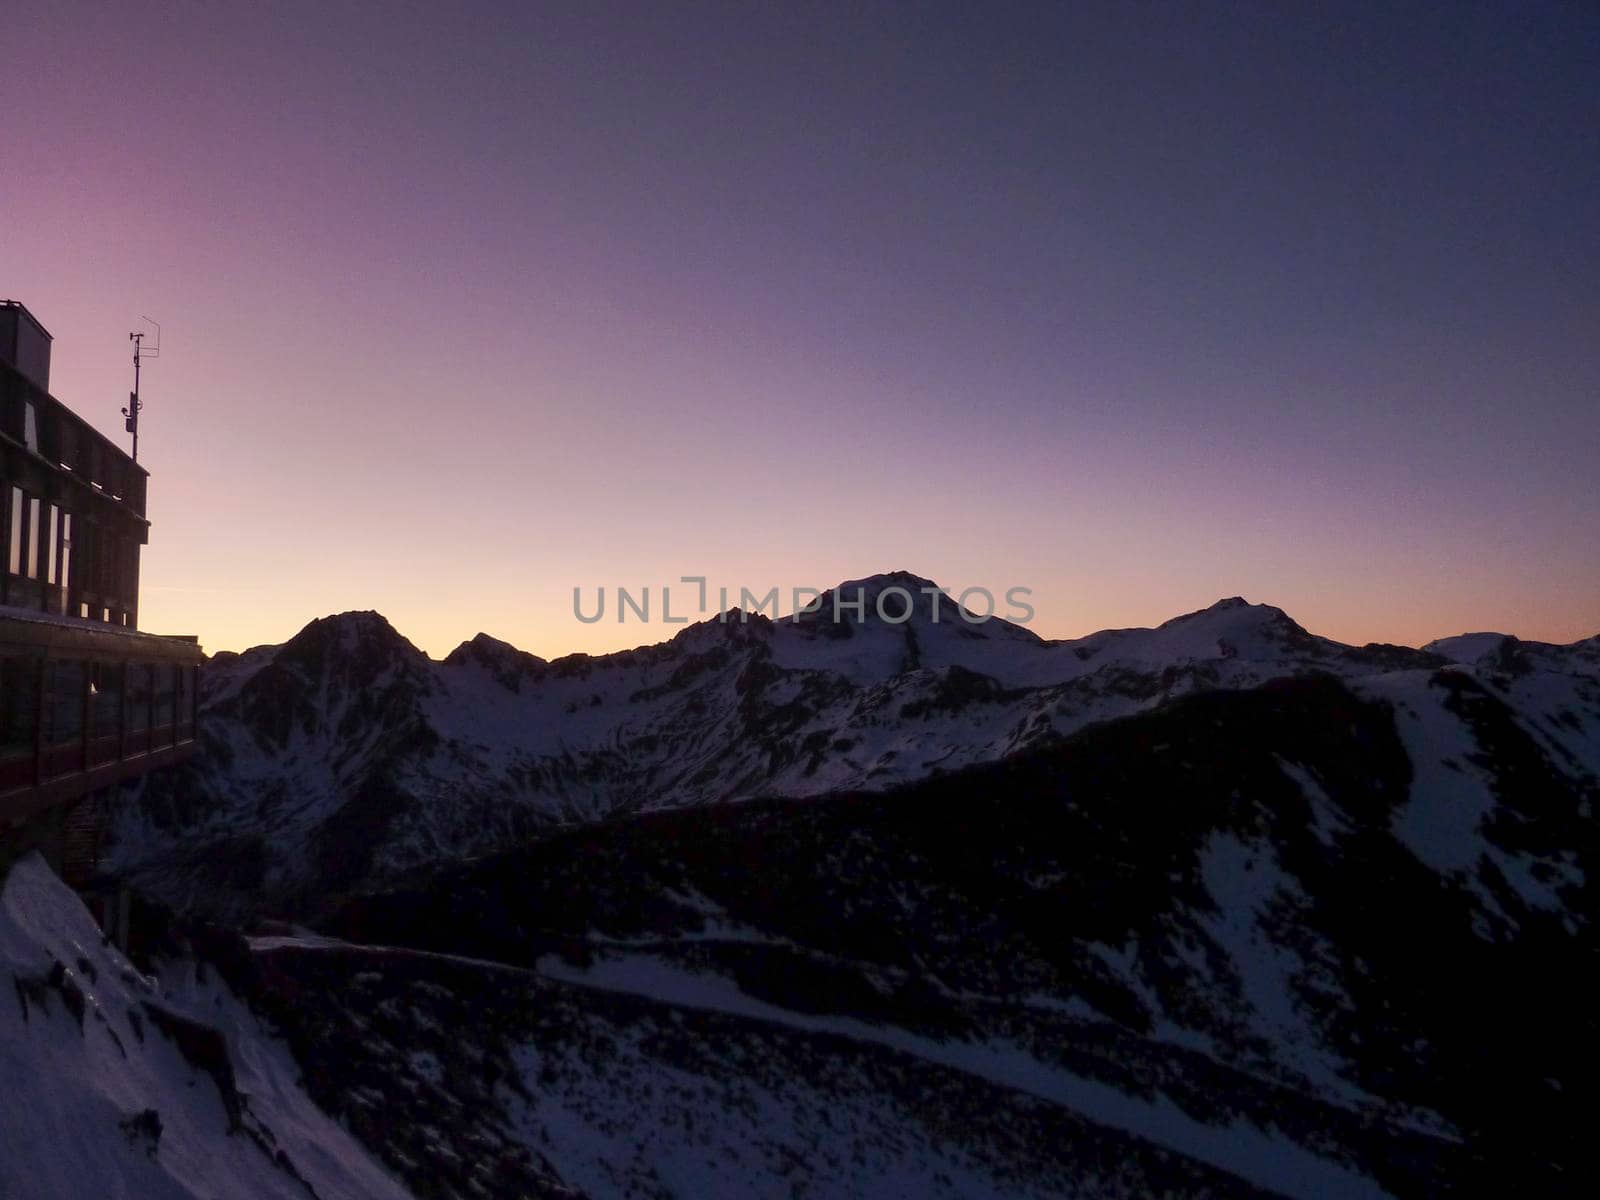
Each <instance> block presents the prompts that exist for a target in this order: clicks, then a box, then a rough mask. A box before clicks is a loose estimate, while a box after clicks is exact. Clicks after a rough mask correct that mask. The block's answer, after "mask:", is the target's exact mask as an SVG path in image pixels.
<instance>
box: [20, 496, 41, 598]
mask: <svg viewBox="0 0 1600 1200" xmlns="http://www.w3.org/2000/svg"><path fill="white" fill-rule="evenodd" d="M26 499H27V501H28V520H27V522H26V525H27V530H28V538H27V542H28V546H27V550H26V552H25V554H24V557H25V558H26V559H27V562H25V563H24V564H23V566H25V567H26V568H27V570H26V571H25V572H24V574H26V575H27V576H28V578H29V579H37V578H39V502H38V501H37V500H35V499H34V498H33V497H32V496H28V497H26Z"/></svg>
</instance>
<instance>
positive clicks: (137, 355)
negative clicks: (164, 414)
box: [122, 317, 161, 462]
mask: <svg viewBox="0 0 1600 1200" xmlns="http://www.w3.org/2000/svg"><path fill="white" fill-rule="evenodd" d="M139 319H140V320H141V321H143V322H144V323H145V324H146V325H152V326H154V327H155V331H156V341H155V345H153V346H146V345H145V344H144V339H145V336H146V334H145V331H144V330H142V329H141V330H140V331H139V332H137V333H130V334H129V335H128V340H129V341H130V342H132V343H133V391H131V392H129V393H128V407H127V408H125V409H123V410H122V417H123V421H122V425H123V428H124V429H126V430H127V431H128V432H129V433H131V434H133V461H134V462H138V461H139V412H140V410H141V409H143V408H144V401H142V400H140V399H139V362H140V359H141V358H160V357H161V324H160V322H158V321H152V320H151V319H150V318H149V317H140V318H139Z"/></svg>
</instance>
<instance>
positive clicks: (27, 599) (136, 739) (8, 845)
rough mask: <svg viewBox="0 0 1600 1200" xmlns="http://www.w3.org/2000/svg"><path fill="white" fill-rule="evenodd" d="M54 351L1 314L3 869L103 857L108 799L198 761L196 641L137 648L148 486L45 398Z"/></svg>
mask: <svg viewBox="0 0 1600 1200" xmlns="http://www.w3.org/2000/svg"><path fill="white" fill-rule="evenodd" d="M50 352H51V339H50V335H49V333H48V332H46V331H45V329H44V327H43V326H42V325H41V324H40V323H39V322H38V321H37V320H36V319H35V318H34V317H33V315H32V314H31V313H29V312H28V310H27V309H26V308H25V307H24V306H23V305H21V304H20V303H18V302H16V301H14V300H6V301H0V566H3V567H4V570H3V572H0V862H3V861H4V860H6V859H8V858H9V857H12V856H14V855H16V854H17V853H21V852H24V851H26V850H29V849H35V848H37V849H41V850H43V851H44V853H45V855H46V857H47V858H49V859H51V860H52V863H53V865H55V866H56V868H57V869H58V870H59V871H61V872H62V873H63V875H64V876H65V877H67V878H69V881H72V880H73V877H74V876H77V877H79V878H80V879H88V878H90V877H92V876H93V875H94V873H95V868H96V860H97V857H98V841H99V833H100V824H101V821H100V814H101V813H102V812H103V799H104V792H105V789H107V788H109V787H111V786H112V785H115V784H117V783H120V782H122V781H123V780H126V779H130V778H134V777H136V776H139V775H142V774H144V773H145V772H147V771H153V770H159V769H163V768H166V767H170V766H173V765H175V764H177V763H179V762H182V761H183V760H184V759H186V758H188V757H189V756H190V755H191V754H192V753H193V751H194V736H195V712H196V703H197V691H196V682H197V675H196V672H197V670H198V667H199V664H200V662H201V660H202V658H203V657H204V656H203V654H202V653H201V650H200V647H199V645H198V644H197V643H196V642H195V639H193V638H176V637H163V636H157V635H154V634H149V633H143V632H141V631H140V630H139V628H138V621H139V550H140V547H141V546H143V545H145V544H146V543H147V542H148V541H149V531H150V522H149V520H148V519H147V518H146V516H145V496H146V491H147V483H148V475H147V473H146V472H145V470H144V468H142V467H140V466H139V465H138V464H137V463H135V462H134V461H133V460H132V459H131V458H130V457H129V456H128V455H127V454H126V453H124V452H123V451H122V450H121V449H120V448H118V447H117V446H116V445H115V444H114V443H112V442H111V441H110V440H109V439H108V438H106V437H104V436H102V435H101V434H100V433H99V432H98V431H97V430H95V429H94V428H93V427H91V426H90V425H89V424H88V423H87V422H86V421H84V420H83V419H82V418H81V417H79V416H78V415H77V414H76V413H74V412H72V411H71V410H70V409H69V408H67V407H66V405H64V404H62V403H61V402H60V401H59V400H56V399H55V398H54V397H53V396H51V395H50Z"/></svg>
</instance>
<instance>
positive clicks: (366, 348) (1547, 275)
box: [0, 0, 1600, 656]
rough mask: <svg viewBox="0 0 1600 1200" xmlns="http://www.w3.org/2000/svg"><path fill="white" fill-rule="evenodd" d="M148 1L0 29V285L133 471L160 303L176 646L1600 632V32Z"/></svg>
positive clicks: (815, 10) (48, 12) (1427, 16)
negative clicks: (861, 605) (1018, 615)
mask: <svg viewBox="0 0 1600 1200" xmlns="http://www.w3.org/2000/svg"><path fill="white" fill-rule="evenodd" d="M136 7H137V11H138V14H139V15H138V17H137V19H135V12H134V9H133V8H131V7H130V6H125V5H91V4H78V3H49V4H31V5H13V6H11V7H10V8H9V9H8V10H7V12H6V15H5V18H4V21H3V23H0V25H3V39H4V42H3V45H4V51H5V58H6V63H5V68H4V70H3V72H0V99H3V101H4V111H5V113H6V114H7V115H6V119H5V120H4V122H3V124H0V164H3V166H0V293H3V294H4V295H6V296H9V297H15V298H17V299H21V300H22V301H24V302H25V303H26V304H28V305H29V307H30V308H31V309H32V310H33V311H34V312H35V314H36V315H37V316H38V317H39V318H40V320H42V321H43V323H44V324H45V325H46V327H47V328H49V329H50V331H51V332H52V333H53V334H54V335H55V338H56V341H55V359H54V371H53V384H52V391H53V392H54V393H55V394H56V395H57V396H58V397H60V398H61V399H62V400H64V401H66V402H67V403H68V404H70V405H72V406H73V407H74V408H75V409H77V410H78V411H79V412H81V413H83V414H84V415H85V416H87V417H88V418H89V419H90V420H92V421H94V422H95V423H96V424H97V425H98V426H99V427H100V428H101V429H103V430H105V431H106V432H107V433H109V434H113V435H115V436H117V437H118V439H119V441H123V442H125V438H124V437H123V435H122V433H121V421H120V418H119V417H118V415H117V410H118V408H119V407H120V406H121V405H122V404H123V403H124V402H125V398H126V392H127V389H128V387H129V383H130V375H131V367H130V364H129V360H128V343H127V333H128V331H129V330H131V329H133V328H135V327H138V317H139V316H140V315H142V314H148V315H149V316H152V317H154V318H156V319H157V320H158V321H160V322H161V323H162V326H163V328H164V333H165V352H164V354H163V356H162V358H161V359H160V361H159V362H158V363H155V364H153V365H152V366H151V367H150V369H149V370H148V372H147V374H146V376H145V383H146V386H145V389H144V394H145V399H146V403H147V406H148V407H147V409H146V412H145V417H144V424H143V426H142V430H141V432H142V437H141V451H142V460H143V461H144V462H145V464H146V465H147V466H148V467H149V468H150V470H151V472H152V476H153V478H152V486H151V517H152V520H153V522H154V527H153V531H152V537H151V543H150V545H149V547H148V548H147V549H146V551H145V557H144V577H143V578H144V586H143V592H142V612H141V624H142V625H143V626H144V627H145V628H149V629H155V630H158V631H163V632H192V633H198V634H199V635H200V636H201V639H202V641H203V643H204V644H205V645H206V647H207V648H208V649H211V650H219V649H239V648H243V647H245V646H248V645H251V644H255V643H259V642H266V641H279V640H282V639H284V638H286V637H288V636H289V635H291V634H292V633H293V632H294V631H295V630H296V629H298V628H299V627H300V626H301V625H303V624H304V623H305V622H306V621H307V620H309V619H311V618H313V617H316V616H320V615H324V614H326V613H329V612H335V611H340V610H344V609H349V608H376V609H378V610H379V611H381V612H383V613H384V614H385V615H386V616H388V617H389V618H390V620H391V621H392V622H393V623H394V624H395V626H396V627H397V628H398V629H400V631H401V632H403V633H405V634H406V635H407V636H409V637H410V638H411V639H412V640H413V641H415V642H416V643H417V644H418V645H420V646H422V647H423V648H424V649H426V650H428V651H429V652H431V653H435V654H442V653H444V652H445V651H447V650H448V649H449V648H450V647H451V646H453V645H454V644H455V643H457V642H458V641H460V640H461V639H463V638H466V637H470V636H471V635H472V634H474V633H475V632H477V631H479V630H484V631H487V632H489V633H492V634H495V635H496V636H499V637H503V638H506V639H507V640H510V641H512V642H515V643H517V644H518V645H520V646H523V647H524V648H526V649H529V650H532V651H534V652H536V653H539V654H543V655H546V656H550V655H554V654H559V653H563V652H567V651H571V650H590V651H597V650H604V649H612V648H618V647H622V646H629V645H636V644H639V643H641V642H647V641H655V640H658V639H659V638H660V637H661V636H665V635H666V634H669V633H671V632H673V630H671V629H667V628H663V627H660V626H657V627H655V628H652V629H647V628H644V627H641V626H640V625H638V624H637V623H629V624H626V625H621V626H619V625H617V624H616V623H614V622H611V621H608V622H607V623H605V624H602V625H595V626H588V625H580V624H579V623H578V622H576V621H575V620H574V619H573V618H572V615H571V603H572V588H573V587H574V586H575V585H579V586H582V587H583V588H584V589H585V592H586V595H588V596H592V595H593V592H594V589H595V588H597V587H598V586H600V585H606V586H608V587H615V586H616V585H626V586H630V587H635V588H637V587H639V586H643V585H647V584H648V585H653V586H655V587H658V586H659V585H660V584H661V583H665V582H671V581H672V580H674V579H676V578H677V576H679V575H682V574H705V575H707V576H709V577H710V578H711V581H712V584H713V586H715V585H716V584H717V583H725V584H728V585H730V586H731V587H733V588H735V589H737V588H738V587H739V586H740V585H748V586H750V587H752V588H756V589H759V590H764V589H765V588H766V587H768V586H773V585H778V586H782V587H785V588H787V587H790V586H792V585H812V586H817V587H826V586H828V585H830V584H833V583H836V582H838V581H840V580H843V579H848V578H855V577H859V576H862V575H866V574H871V573H873V572H877V571H885V570H892V569H898V568H904V569H908V570H912V571H915V572H917V573H919V574H922V575H926V576H930V577H932V578H934V579H937V580H938V581H939V582H941V583H943V584H946V585H947V586H950V587H953V588H961V587H965V586H968V585H971V584H982V585H986V586H988V587H991V588H993V589H995V590H997V591H998V590H1001V589H1003V588H1006V587H1009V586H1012V585H1019V584H1020V585H1026V586H1030V587H1032V588H1033V589H1034V603H1035V605H1036V607H1037V609H1038V617H1037V619H1036V620H1035V622H1034V623H1033V626H1032V627H1033V628H1034V629H1035V630H1036V631H1037V632H1039V633H1041V634H1043V635H1045V636H1057V637H1065V636H1076V635H1079V634H1084V633H1088V632H1090V631H1092V630H1094V629H1098V628H1102V627H1106V626H1126V625H1140V624H1152V623H1156V622H1159V621H1161V620H1164V619H1165V618H1167V617H1170V616H1172V615H1174V614H1177V613H1179V612H1184V611H1188V610H1191V609H1194V608H1199V607H1203V606H1204V605H1206V604H1209V603H1211V602H1212V601H1213V600H1215V599H1217V598H1218V597H1221V596H1228V595H1234V594H1242V595H1244V596H1246V597H1247V598H1249V599H1251V600H1255V601H1261V602H1266V603H1272V604H1276V605H1278V606H1280V607H1282V608H1284V609H1286V610H1287V611H1288V612H1289V613H1290V614H1291V615H1293V616H1294V617H1295V618H1296V619H1297V620H1299V621H1300V622H1301V623H1302V624H1304V625H1306V626H1307V627H1309V628H1311V629H1312V630H1314V631H1316V632H1319V633H1323V634H1327V635H1329V636H1333V637H1337V638H1341V639H1343V640H1348V641H1355V642H1363V641H1368V640H1386V641H1397V642H1405V643H1412V644H1415V643H1419V642H1422V641H1425V640H1428V639H1430V638H1433V637H1438V636H1443V635H1448V634H1454V633H1459V632H1463V631H1466V630H1476V629H1484V628H1493V629H1502V630H1507V631H1511V632H1516V633H1519V634H1521V635H1523V636H1525V637H1536V638H1545V639H1552V640H1559V641H1567V640H1571V639H1574V638H1577V637H1581V636H1587V635H1589V634H1593V633H1595V632H1597V631H1600V487H1597V486H1596V475H1597V471H1596V463H1597V461H1600V453H1597V452H1600V404H1597V399H1600V299H1597V286H1600V284H1597V281H1600V8H1596V6H1595V5H1593V4H1591V3H1580V2H1577V0H1573V2H1564V3H1548V4H1546V3H1518V4H1496V5H1472V4H1465V3H1449V4H1438V5H1409V4H1388V3H1385V4H1371V5H1368V4H1358V3H1338V4H1301V5H1292V6H1282V5H1277V4H1260V5H1257V4H1217V5H1191V4H1160V5H1156V4H1098V3H1084V4H1067V5H1061V6H1059V7H1052V6H1008V5H987V4H962V5H934V4H908V5H876V4H873V5H848V6H845V5H837V6H832V5H830V6H814V5H799V4H795V5H778V4H773V5H732V4H729V5H713V4H696V5H667V4H654V3H648V4H647V3H638V4H583V5H577V4H561V5H555V4H551V5H536V4H521V3H518V4H468V5H452V4H448V3H429V4H426V5H415V6H410V5H401V4H386V5H372V4H360V5H345V4H340V3H324V2H319V3H316V4H291V3H260V4H218V5H210V4H197V3H187V4H173V5H164V4H145V5H140V6H136ZM1291 10H1292V11H1291Z"/></svg>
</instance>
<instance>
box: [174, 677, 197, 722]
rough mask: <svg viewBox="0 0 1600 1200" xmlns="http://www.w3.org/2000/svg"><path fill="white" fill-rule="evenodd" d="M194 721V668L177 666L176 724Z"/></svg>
mask: <svg viewBox="0 0 1600 1200" xmlns="http://www.w3.org/2000/svg"><path fill="white" fill-rule="evenodd" d="M193 721H194V668H193V667H179V668H178V724H180V725H189V724H192V723H193Z"/></svg>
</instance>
